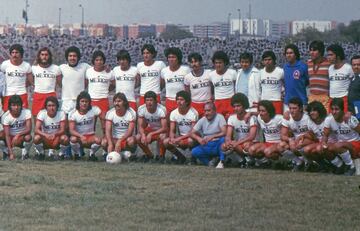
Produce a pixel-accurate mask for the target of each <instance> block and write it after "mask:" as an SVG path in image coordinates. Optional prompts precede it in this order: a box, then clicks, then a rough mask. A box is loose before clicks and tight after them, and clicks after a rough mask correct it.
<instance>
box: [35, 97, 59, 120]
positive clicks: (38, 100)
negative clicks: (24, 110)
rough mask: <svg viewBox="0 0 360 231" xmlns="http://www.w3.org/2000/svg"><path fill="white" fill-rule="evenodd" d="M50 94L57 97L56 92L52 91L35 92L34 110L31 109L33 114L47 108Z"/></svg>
mask: <svg viewBox="0 0 360 231" xmlns="http://www.w3.org/2000/svg"><path fill="white" fill-rule="evenodd" d="M49 96H54V97H56V93H55V92H50V93H38V92H34V94H33V103H32V110H31V113H32V114H33V116H36V115H37V114H38V113H39V111H40V110H41V109H44V108H45V100H46V98H47V97H49Z"/></svg>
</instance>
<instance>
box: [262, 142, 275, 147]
mask: <svg viewBox="0 0 360 231" xmlns="http://www.w3.org/2000/svg"><path fill="white" fill-rule="evenodd" d="M276 144H278V143H270V142H264V145H265V147H266V148H270V147H271V146H274V145H276Z"/></svg>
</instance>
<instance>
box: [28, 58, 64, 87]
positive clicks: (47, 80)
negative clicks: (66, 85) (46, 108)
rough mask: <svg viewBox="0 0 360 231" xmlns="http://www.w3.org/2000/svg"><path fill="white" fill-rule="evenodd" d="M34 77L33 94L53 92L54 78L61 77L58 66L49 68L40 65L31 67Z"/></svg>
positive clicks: (52, 65)
mask: <svg viewBox="0 0 360 231" xmlns="http://www.w3.org/2000/svg"><path fill="white" fill-rule="evenodd" d="M31 70H32V73H33V76H34V85H35V87H34V92H37V93H52V92H55V87H56V77H57V76H59V75H61V71H60V68H59V66H57V65H54V64H51V65H50V66H49V67H41V66H40V65H36V66H32V67H31Z"/></svg>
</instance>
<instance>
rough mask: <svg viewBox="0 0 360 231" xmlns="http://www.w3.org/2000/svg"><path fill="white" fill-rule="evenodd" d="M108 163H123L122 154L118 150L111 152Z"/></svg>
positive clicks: (107, 158)
mask: <svg viewBox="0 0 360 231" xmlns="http://www.w3.org/2000/svg"><path fill="white" fill-rule="evenodd" d="M106 163H109V164H119V163H121V155H120V154H119V153H117V152H115V151H114V152H110V153H109V154H107V156H106Z"/></svg>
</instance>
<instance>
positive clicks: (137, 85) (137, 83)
mask: <svg viewBox="0 0 360 231" xmlns="http://www.w3.org/2000/svg"><path fill="white" fill-rule="evenodd" d="M137 87H140V74H139V73H138V74H136V76H135V88H137Z"/></svg>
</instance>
